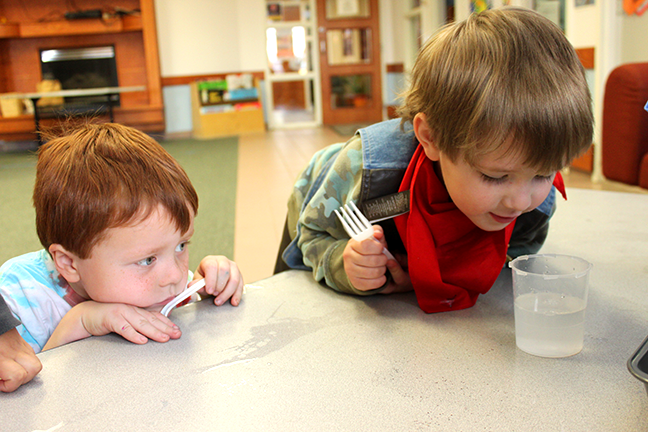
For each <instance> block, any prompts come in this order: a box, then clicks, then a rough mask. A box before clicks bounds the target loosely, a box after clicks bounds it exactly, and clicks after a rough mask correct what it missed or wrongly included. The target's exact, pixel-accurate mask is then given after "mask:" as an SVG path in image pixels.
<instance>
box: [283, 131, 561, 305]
mask: <svg viewBox="0 0 648 432" xmlns="http://www.w3.org/2000/svg"><path fill="white" fill-rule="evenodd" d="M417 146H418V142H417V140H416V137H415V135H414V131H413V130H412V126H411V124H409V123H408V124H407V125H406V126H405V127H404V130H402V129H401V127H400V120H399V119H395V120H389V121H386V122H381V123H377V124H375V125H372V126H369V127H368V128H364V129H360V130H359V131H358V132H356V134H355V136H353V138H351V139H350V140H349V141H347V142H346V143H338V144H333V145H331V146H328V147H326V148H324V149H322V150H320V151H318V152H317V153H315V155H314V156H313V158H312V159H311V161H310V163H309V164H308V166H307V167H306V168H305V169H304V170H303V171H302V172H301V173H300V174H299V176H298V178H297V181H296V182H295V185H294V187H293V191H292V194H291V196H290V199H289V202H288V216H287V228H288V231H289V234H290V239H291V240H292V241H291V243H290V244H289V246H288V247H287V248H286V249H285V250H284V251H283V254H282V258H283V260H284V261H285V262H286V264H287V265H288V266H289V267H290V268H294V269H303V270H312V272H313V276H314V277H315V280H317V281H324V282H325V283H326V285H328V286H329V287H331V288H333V289H335V290H337V291H342V292H347V293H353V294H361V295H370V294H375V293H377V292H380V291H382V290H383V289H384V287H382V288H378V289H376V290H372V291H358V290H356V289H355V288H354V287H353V286H352V285H351V284H350V283H349V280H348V278H347V276H346V273H345V271H344V263H343V260H342V252H343V251H344V248H345V247H346V244H347V241H348V240H349V236H348V235H347V234H346V232H345V231H344V228H343V227H342V225H341V224H340V222H339V221H338V220H337V217H336V216H335V213H334V212H333V210H335V209H338V208H339V207H340V206H342V205H344V204H346V203H348V202H349V201H354V202H355V203H356V204H358V206H359V207H360V208H363V207H362V205H363V203H364V202H366V201H367V200H371V199H374V198H378V197H382V196H385V195H389V194H392V193H395V192H397V191H398V188H399V187H400V183H401V181H402V179H403V176H404V174H405V171H406V169H407V166H408V165H409V162H410V159H411V158H412V155H413V154H414V151H415V150H416V147H417ZM554 209H555V191H554V189H553V188H552V190H551V193H550V194H549V196H548V197H547V199H546V200H545V202H543V203H542V204H541V205H540V206H539V207H538V208H537V209H536V210H533V211H532V212H529V213H525V214H524V215H522V216H520V217H519V218H518V219H517V221H516V225H515V229H514V231H513V235H512V238H511V242H510V245H509V255H510V256H518V255H522V254H524V253H535V252H537V251H538V250H539V249H540V247H541V246H542V244H543V243H544V240H545V238H546V236H547V232H548V221H549V218H550V217H551V215H552V214H553V212H554ZM380 224H381V225H382V226H383V229H384V231H385V236H386V240H387V243H388V245H389V248H390V250H393V249H396V250H398V248H402V243H401V242H400V238H399V236H398V233H397V231H396V227H395V225H394V223H393V220H388V221H384V222H381V223H380ZM403 252H404V250H403Z"/></svg>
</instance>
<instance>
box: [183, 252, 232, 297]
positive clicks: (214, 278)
mask: <svg viewBox="0 0 648 432" xmlns="http://www.w3.org/2000/svg"><path fill="white" fill-rule="evenodd" d="M202 278H205V288H203V289H202V290H200V291H199V292H201V293H206V294H209V295H212V296H214V304H215V305H216V306H220V305H222V304H223V303H225V302H226V301H227V299H230V303H231V304H232V306H238V305H239V303H241V297H242V296H243V285H244V284H243V276H242V275H241V272H240V271H239V268H238V266H237V265H236V263H235V262H234V261H230V260H229V259H227V257H224V256H222V255H208V256H206V257H205V258H203V259H202V261H200V264H198V268H197V269H196V272H195V273H194V280H197V279H202Z"/></svg>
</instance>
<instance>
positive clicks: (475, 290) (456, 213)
mask: <svg viewBox="0 0 648 432" xmlns="http://www.w3.org/2000/svg"><path fill="white" fill-rule="evenodd" d="M554 185H555V186H556V187H557V188H559V190H560V192H561V193H563V196H564V187H561V186H562V177H561V176H560V173H558V174H557V175H556V180H555V181H554ZM406 190H409V191H410V211H409V213H406V214H404V215H401V216H398V217H396V218H395V219H394V221H395V223H396V227H397V228H398V233H399V234H400V237H401V239H402V240H403V244H404V245H405V248H406V250H407V256H408V266H409V275H410V279H411V281H412V285H413V287H414V292H415V293H416V298H417V300H418V304H419V306H420V307H421V309H423V310H424V311H425V312H427V313H432V312H444V311H450V310H459V309H465V308H469V307H471V306H473V305H474V304H475V302H476V301H477V297H478V296H479V294H485V293H486V292H488V290H489V289H490V288H491V286H492V285H493V283H494V282H495V280H496V279H497V277H498V276H499V274H500V271H501V270H502V267H503V266H504V263H505V261H506V251H507V249H508V244H509V240H510V238H511V233H512V232H513V226H514V225H515V222H513V223H511V224H509V225H508V226H507V227H506V228H505V229H503V230H500V231H494V232H489V231H483V230H481V229H480V228H478V227H477V226H476V225H475V224H474V223H472V221H471V220H470V219H468V217H467V216H466V215H464V214H463V213H462V212H461V211H460V210H459V209H458V208H457V206H456V205H455V204H454V203H453V202H452V200H451V199H450V196H449V195H448V191H447V190H446V188H445V186H444V185H443V183H442V182H441V181H440V180H439V178H438V177H437V176H436V173H435V172H434V165H433V163H432V161H431V160H430V159H428V158H427V156H426V155H425V153H424V151H423V148H422V147H421V146H419V147H418V148H417V149H416V152H415V153H414V156H413V157H412V160H411V162H410V164H409V166H408V168H407V171H406V172H405V177H404V178H403V181H402V183H401V185H400V189H399V192H402V191H406Z"/></svg>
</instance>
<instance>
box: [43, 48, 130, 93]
mask: <svg viewBox="0 0 648 432" xmlns="http://www.w3.org/2000/svg"><path fill="white" fill-rule="evenodd" d="M40 60H41V72H42V74H43V75H42V76H43V79H56V80H58V81H60V82H61V88H62V89H63V90H73V89H87V88H101V87H117V86H119V82H118V80H117V63H116V62H115V47H114V46H100V47H85V48H63V49H44V50H41V51H40ZM112 98H113V99H112V104H113V106H119V95H113V96H112ZM102 102H105V97H104V96H99V97H96V96H89V97H75V98H66V100H65V105H79V104H82V105H92V104H96V103H102Z"/></svg>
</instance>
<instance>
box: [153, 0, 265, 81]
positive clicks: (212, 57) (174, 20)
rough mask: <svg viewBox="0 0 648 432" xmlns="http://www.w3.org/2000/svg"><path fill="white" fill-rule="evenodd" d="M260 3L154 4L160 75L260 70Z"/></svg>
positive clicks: (165, 0)
mask: <svg viewBox="0 0 648 432" xmlns="http://www.w3.org/2000/svg"><path fill="white" fill-rule="evenodd" d="M264 7H265V1H264V0H237V1H231V0H184V1H182V2H179V1H176V0H156V2H155V12H156V15H157V30H158V44H159V47H160V48H159V49H160V68H161V73H162V76H163V77H172V76H185V75H203V74H212V73H223V72H232V71H253V70H254V71H258V70H263V68H264V55H263V50H264V43H263V41H264V40H265V27H264V19H265V11H264Z"/></svg>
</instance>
